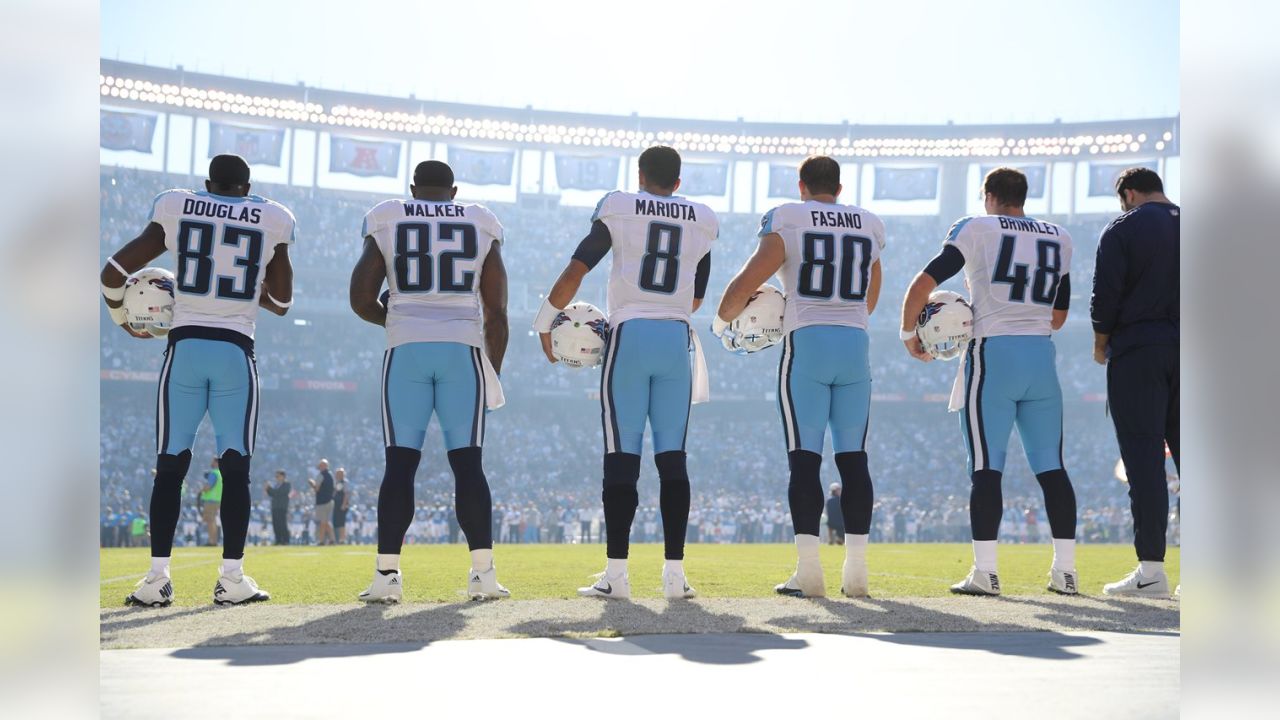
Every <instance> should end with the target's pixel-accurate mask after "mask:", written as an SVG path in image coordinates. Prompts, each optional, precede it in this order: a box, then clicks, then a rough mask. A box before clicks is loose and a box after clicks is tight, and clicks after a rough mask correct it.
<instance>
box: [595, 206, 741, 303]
mask: <svg viewBox="0 0 1280 720" xmlns="http://www.w3.org/2000/svg"><path fill="white" fill-rule="evenodd" d="M596 220H599V221H601V222H603V223H604V224H605V226H606V227H608V228H609V237H610V239H611V241H612V247H611V251H612V253H613V260H612V269H611V270H610V272H609V323H610V324H611V325H613V326H615V327H616V326H617V325H618V324H619V323H621V322H623V321H624V320H630V319H632V318H651V319H658V320H684V321H685V322H688V320H689V314H690V313H691V312H692V311H693V285H694V275H695V274H696V272H697V269H698V263H699V262H701V261H702V258H703V256H705V255H706V254H707V253H708V252H710V251H711V243H713V242H715V239H716V236H717V235H719V233H720V221H719V220H717V219H716V214H715V213H714V212H712V211H711V208H709V207H707V206H706V205H703V204H702V203H698V202H693V201H692V200H688V199H686V198H683V197H678V196H675V195H672V196H663V195H653V194H650V193H647V192H639V193H629V192H622V191H620V190H619V191H615V192H611V193H609V194H608V195H605V196H604V198H602V199H601V200H600V204H599V205H597V206H596V211H595V214H594V215H592V216H591V221H592V222H595V221H596Z"/></svg>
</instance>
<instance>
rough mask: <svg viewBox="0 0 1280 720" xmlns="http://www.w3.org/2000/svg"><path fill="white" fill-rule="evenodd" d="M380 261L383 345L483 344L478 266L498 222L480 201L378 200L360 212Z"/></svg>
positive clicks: (498, 235)
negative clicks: (386, 294) (384, 299)
mask: <svg viewBox="0 0 1280 720" xmlns="http://www.w3.org/2000/svg"><path fill="white" fill-rule="evenodd" d="M360 236H361V237H372V238H373V239H374V241H376V242H377V243H378V249H379V250H381V251H382V258H383V260H384V261H385V262H386V264H387V285H388V286H389V287H390V289H391V296H390V300H389V301H388V303H387V346H388V347H396V346H397V345H403V344H405V343H411V342H457V343H463V344H465V345H471V346H473V347H484V321H483V317H482V315H481V310H480V269H481V268H483V267H484V261H485V258H486V257H488V256H489V249H490V248H492V247H493V244H494V243H501V242H502V225H501V224H500V223H499V222H498V218H497V217H496V216H494V214H493V213H492V212H490V211H489V209H488V208H486V207H484V206H483V205H472V204H466V203H457V202H453V201H452V200H443V201H439V200H415V199H413V198H400V199H396V200H385V201H383V202H380V203H378V204H377V205H375V206H373V209H372V210H370V211H369V212H368V214H366V215H365V216H364V228H363V229H362V230H361V231H360Z"/></svg>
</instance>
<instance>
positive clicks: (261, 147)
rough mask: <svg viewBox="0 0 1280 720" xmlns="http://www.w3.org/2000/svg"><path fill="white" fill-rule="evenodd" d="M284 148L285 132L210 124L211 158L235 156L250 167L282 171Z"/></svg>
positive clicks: (244, 126)
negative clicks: (281, 162)
mask: <svg viewBox="0 0 1280 720" xmlns="http://www.w3.org/2000/svg"><path fill="white" fill-rule="evenodd" d="M283 148H284V130H283V129H278V128H265V127H251V126H248V125H231V124H228V123H216V122H210V123H209V157H213V156H214V155H222V154H223V153H232V154H235V155H239V156H240V157H242V158H244V160H245V162H247V163H249V164H250V165H275V166H276V167H279V166H280V153H281V150H282V149H283Z"/></svg>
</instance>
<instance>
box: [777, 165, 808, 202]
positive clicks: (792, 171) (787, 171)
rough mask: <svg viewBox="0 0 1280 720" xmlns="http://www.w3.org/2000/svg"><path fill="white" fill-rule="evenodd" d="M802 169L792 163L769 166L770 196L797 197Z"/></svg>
mask: <svg viewBox="0 0 1280 720" xmlns="http://www.w3.org/2000/svg"><path fill="white" fill-rule="evenodd" d="M798 182H800V169H799V168H796V167H793V166H791V165H770V166H769V197H797V196H798V195H799V194H800V191H799V190H798V189H796V183H798Z"/></svg>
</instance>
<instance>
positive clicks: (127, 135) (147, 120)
mask: <svg viewBox="0 0 1280 720" xmlns="http://www.w3.org/2000/svg"><path fill="white" fill-rule="evenodd" d="M98 126H99V127H98V145H100V146H102V147H104V148H106V149H108V150H133V151H134V152H142V153H150V152H151V139H152V138H153V137H155V134H156V116H155V115H148V114H146V113H131V112H117V111H115V110H99V111H98Z"/></svg>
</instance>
